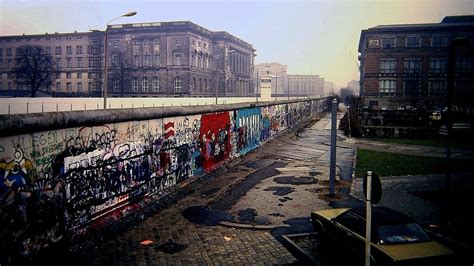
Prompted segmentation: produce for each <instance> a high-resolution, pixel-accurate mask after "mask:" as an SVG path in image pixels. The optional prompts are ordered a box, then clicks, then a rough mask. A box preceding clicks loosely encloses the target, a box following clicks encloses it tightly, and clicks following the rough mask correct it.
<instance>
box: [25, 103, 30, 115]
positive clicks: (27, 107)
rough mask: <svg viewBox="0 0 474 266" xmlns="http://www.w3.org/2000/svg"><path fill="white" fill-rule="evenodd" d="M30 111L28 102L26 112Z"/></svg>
mask: <svg viewBox="0 0 474 266" xmlns="http://www.w3.org/2000/svg"><path fill="white" fill-rule="evenodd" d="M29 112H30V103H26V113H27V114H28V113H29Z"/></svg>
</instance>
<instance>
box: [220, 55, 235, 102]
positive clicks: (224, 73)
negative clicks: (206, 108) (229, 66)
mask: <svg viewBox="0 0 474 266" xmlns="http://www.w3.org/2000/svg"><path fill="white" fill-rule="evenodd" d="M235 52H236V50H229V51H227V54H230V53H235ZM225 55H226V54H225V53H224V54H219V55H217V56H216V59H217V64H216V74H217V72H218V71H219V57H221V56H225ZM225 67H226V66H225V61H224V86H225ZM216 76H217V75H216ZM218 93H219V79H217V86H216V105H217V98H218Z"/></svg>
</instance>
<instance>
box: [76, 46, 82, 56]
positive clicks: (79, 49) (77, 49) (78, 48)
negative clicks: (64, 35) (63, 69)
mask: <svg viewBox="0 0 474 266" xmlns="http://www.w3.org/2000/svg"><path fill="white" fill-rule="evenodd" d="M76 54H82V45H77V46H76Z"/></svg>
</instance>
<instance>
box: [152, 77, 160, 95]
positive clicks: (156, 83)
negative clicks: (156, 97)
mask: <svg viewBox="0 0 474 266" xmlns="http://www.w3.org/2000/svg"><path fill="white" fill-rule="evenodd" d="M159 90H160V79H159V78H158V77H153V91H154V92H157V91H159Z"/></svg>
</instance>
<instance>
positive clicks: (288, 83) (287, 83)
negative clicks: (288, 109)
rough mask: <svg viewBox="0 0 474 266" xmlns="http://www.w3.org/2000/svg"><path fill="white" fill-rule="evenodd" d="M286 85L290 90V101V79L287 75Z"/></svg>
mask: <svg viewBox="0 0 474 266" xmlns="http://www.w3.org/2000/svg"><path fill="white" fill-rule="evenodd" d="M286 87H287V91H288V101H290V79H289V78H288V76H286Z"/></svg>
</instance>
